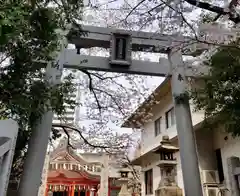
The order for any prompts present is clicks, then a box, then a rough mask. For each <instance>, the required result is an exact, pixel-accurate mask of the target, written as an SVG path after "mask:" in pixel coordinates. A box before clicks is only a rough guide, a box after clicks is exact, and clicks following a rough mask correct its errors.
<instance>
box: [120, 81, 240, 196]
mask: <svg viewBox="0 0 240 196" xmlns="http://www.w3.org/2000/svg"><path fill="white" fill-rule="evenodd" d="M191 113H192V123H193V126H194V132H195V138H196V144H197V151H198V159H199V169H200V174H201V181H202V188H203V191H204V195H206V196H217V195H221V194H220V193H221V192H222V193H224V195H231V196H239V186H240V181H238V178H239V177H238V176H239V173H240V168H239V167H240V161H239V160H240V159H239V157H240V140H239V138H232V137H231V136H230V135H229V134H228V133H226V132H225V131H224V128H223V126H221V124H220V122H216V123H215V124H214V127H213V128H211V130H210V129H207V128H206V127H204V126H203V125H204V122H203V120H204V114H203V112H195V111H194V108H193V106H192V105H191ZM122 127H128V128H139V129H141V144H140V148H138V149H137V151H138V152H136V153H135V158H134V159H133V160H132V163H133V164H134V165H138V166H141V168H142V173H141V183H142V185H141V186H142V187H141V191H142V192H141V195H142V196H145V195H147V196H150V195H156V190H157V189H158V188H159V183H160V181H161V179H162V172H161V170H160V167H159V163H160V161H161V160H160V159H161V158H160V156H159V154H156V153H155V149H156V148H159V147H160V146H161V144H160V142H161V141H162V137H163V136H166V135H167V136H168V137H169V139H170V142H171V143H172V145H174V146H176V147H178V138H177V130H176V121H175V113H174V105H173V98H172V94H171V80H170V79H169V78H167V79H165V80H164V81H163V82H162V84H161V85H160V86H159V87H158V88H157V89H156V90H155V91H154V92H153V93H152V94H151V95H150V96H149V98H148V99H146V100H145V101H144V102H143V103H142V104H141V105H140V106H139V107H138V108H137V109H136V110H135V111H134V112H133V113H132V114H131V115H130V117H129V118H127V119H126V121H125V122H124V123H123V125H122ZM174 160H176V166H175V167H176V175H175V181H176V183H177V185H178V186H179V187H180V188H181V189H182V190H183V195H184V184H183V178H182V170H181V160H180V152H179V151H177V152H175V153H174ZM189 161H191V160H189ZM193 177H194V176H193ZM220 190H222V191H221V192H220Z"/></svg>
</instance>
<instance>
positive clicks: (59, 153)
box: [39, 138, 121, 196]
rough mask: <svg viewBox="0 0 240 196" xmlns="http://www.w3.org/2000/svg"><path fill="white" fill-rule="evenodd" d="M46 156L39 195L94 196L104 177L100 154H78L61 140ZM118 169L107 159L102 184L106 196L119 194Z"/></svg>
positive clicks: (64, 140)
mask: <svg viewBox="0 0 240 196" xmlns="http://www.w3.org/2000/svg"><path fill="white" fill-rule="evenodd" d="M48 156H49V158H48V161H45V162H46V163H45V166H44V168H43V175H42V185H41V187H40V189H39V196H97V193H98V191H99V189H100V184H101V176H102V175H104V174H103V172H102V168H103V164H102V162H101V160H102V157H103V155H102V153H77V152H76V151H75V150H73V149H72V148H70V147H68V143H67V139H66V138H64V139H62V140H61V141H60V143H59V145H58V146H57V148H56V149H55V150H54V151H52V152H50V153H49V155H48ZM119 168H120V167H119ZM119 168H118V167H117V164H116V163H114V161H112V160H111V157H109V161H108V172H107V173H108V183H105V184H106V185H107V186H108V196H117V194H118V192H119V191H120V188H121V185H120V184H119V182H118V180H117V179H118V178H119V172H118V171H119ZM104 172H105V171H104Z"/></svg>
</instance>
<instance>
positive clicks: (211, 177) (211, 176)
mask: <svg viewBox="0 0 240 196" xmlns="http://www.w3.org/2000/svg"><path fill="white" fill-rule="evenodd" d="M202 181H203V183H204V184H219V176H218V171H217V170H202Z"/></svg>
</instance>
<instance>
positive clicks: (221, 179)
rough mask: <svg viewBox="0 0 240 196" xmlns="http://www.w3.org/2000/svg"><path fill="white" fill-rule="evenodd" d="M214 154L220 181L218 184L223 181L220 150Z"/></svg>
mask: <svg viewBox="0 0 240 196" xmlns="http://www.w3.org/2000/svg"><path fill="white" fill-rule="evenodd" d="M215 153H216V161H217V169H218V175H219V181H220V183H222V182H223V181H224V173H223V165H222V155H221V149H217V150H216V151H215Z"/></svg>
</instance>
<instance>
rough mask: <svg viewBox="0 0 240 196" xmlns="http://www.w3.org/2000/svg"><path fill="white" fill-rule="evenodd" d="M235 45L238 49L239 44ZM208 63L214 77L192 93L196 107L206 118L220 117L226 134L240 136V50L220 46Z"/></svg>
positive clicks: (208, 78)
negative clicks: (203, 112)
mask: <svg viewBox="0 0 240 196" xmlns="http://www.w3.org/2000/svg"><path fill="white" fill-rule="evenodd" d="M233 44H234V45H235V46H238V45H239V41H236V42H235V43H233ZM231 45H232V44H231ZM206 64H207V65H208V66H210V68H211V70H210V75H209V76H207V77H204V78H203V82H202V85H201V87H200V88H196V89H195V90H194V91H193V92H192V98H193V100H194V104H195V105H196V108H197V109H198V110H204V111H205V114H206V118H209V117H214V118H216V120H217V122H220V123H222V124H223V125H224V126H225V129H226V131H228V132H229V133H231V134H232V135H233V136H239V135H240V124H239V122H240V49H239V48H238V47H234V46H229V47H220V48H219V49H218V51H217V53H215V54H214V55H213V56H212V57H211V59H210V60H209V61H208V62H206Z"/></svg>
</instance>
